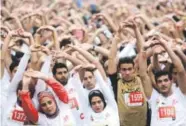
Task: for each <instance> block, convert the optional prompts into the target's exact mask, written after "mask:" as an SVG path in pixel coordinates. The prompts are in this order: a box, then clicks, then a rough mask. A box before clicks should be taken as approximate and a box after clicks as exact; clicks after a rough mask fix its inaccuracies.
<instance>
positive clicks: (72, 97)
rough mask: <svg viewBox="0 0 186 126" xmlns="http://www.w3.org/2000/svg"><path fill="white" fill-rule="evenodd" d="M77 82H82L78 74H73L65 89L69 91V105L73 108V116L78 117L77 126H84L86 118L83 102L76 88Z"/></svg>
mask: <svg viewBox="0 0 186 126" xmlns="http://www.w3.org/2000/svg"><path fill="white" fill-rule="evenodd" d="M77 83H81V82H80V80H79V77H78V76H76V75H71V76H70V78H69V80H68V83H67V85H65V89H66V90H67V92H68V97H69V106H70V108H71V111H72V113H73V116H74V117H75V119H76V124H77V126H83V124H84V118H85V116H84V113H83V106H82V104H83V103H82V102H81V99H80V97H79V95H78V93H77V90H76V88H75V87H74V84H77Z"/></svg>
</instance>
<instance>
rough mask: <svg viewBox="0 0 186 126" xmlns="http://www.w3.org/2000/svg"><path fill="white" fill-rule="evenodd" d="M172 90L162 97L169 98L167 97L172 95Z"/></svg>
mask: <svg viewBox="0 0 186 126" xmlns="http://www.w3.org/2000/svg"><path fill="white" fill-rule="evenodd" d="M172 93H173V92H172V90H170V91H169V92H168V93H162V95H163V96H164V97H169V96H171V95H172Z"/></svg>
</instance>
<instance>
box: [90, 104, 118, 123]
mask: <svg viewBox="0 0 186 126" xmlns="http://www.w3.org/2000/svg"><path fill="white" fill-rule="evenodd" d="M89 111H90V113H89V121H90V126H119V123H118V119H117V118H116V117H117V115H116V112H115V111H114V110H113V109H112V108H111V107H110V106H108V105H107V106H106V108H105V109H104V110H103V111H102V112H101V113H95V112H94V111H93V110H92V109H90V110H89Z"/></svg>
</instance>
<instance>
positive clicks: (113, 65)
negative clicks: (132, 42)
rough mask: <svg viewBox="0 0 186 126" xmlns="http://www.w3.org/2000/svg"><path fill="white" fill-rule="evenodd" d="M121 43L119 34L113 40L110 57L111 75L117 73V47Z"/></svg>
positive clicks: (109, 71)
mask: <svg viewBox="0 0 186 126" xmlns="http://www.w3.org/2000/svg"><path fill="white" fill-rule="evenodd" d="M119 42H120V40H119V36H118V33H117V34H116V35H115V36H114V38H113V40H112V45H111V49H110V52H109V56H108V73H109V74H110V75H111V74H114V73H116V72H117V65H116V64H117V63H116V55H117V45H118V43H119Z"/></svg>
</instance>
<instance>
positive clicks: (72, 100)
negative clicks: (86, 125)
mask: <svg viewBox="0 0 186 126" xmlns="http://www.w3.org/2000/svg"><path fill="white" fill-rule="evenodd" d="M69 104H70V107H71V109H74V108H76V109H77V110H79V105H78V102H77V99H76V98H75V97H73V98H70V99H69Z"/></svg>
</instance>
